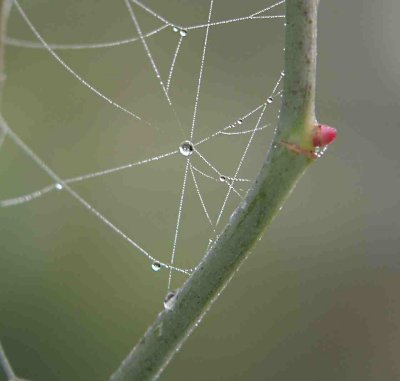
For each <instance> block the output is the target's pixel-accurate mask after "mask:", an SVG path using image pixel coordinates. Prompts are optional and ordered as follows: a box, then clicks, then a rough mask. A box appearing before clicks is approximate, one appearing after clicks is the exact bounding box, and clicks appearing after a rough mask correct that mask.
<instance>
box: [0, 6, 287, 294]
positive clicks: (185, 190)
mask: <svg viewBox="0 0 400 381" xmlns="http://www.w3.org/2000/svg"><path fill="white" fill-rule="evenodd" d="M121 2H122V3H123V4H124V5H125V10H126V16H127V17H128V20H129V21H130V23H131V29H130V30H128V31H127V35H129V34H130V33H132V34H133V36H132V37H127V38H124V39H119V40H114V41H109V42H104V43H101V42H100V43H99V42H95V43H77V44H71V43H68V44H59V43H51V42H48V41H47V37H45V34H44V33H42V32H41V31H40V27H36V24H35V23H34V22H33V21H32V20H31V17H30V15H29V12H28V11H26V10H25V6H24V3H23V2H22V1H21V0H14V2H13V6H14V8H13V10H14V12H15V13H17V14H19V17H20V18H21V19H22V20H23V21H24V22H25V24H26V25H27V26H28V28H29V29H30V31H31V32H32V33H33V35H34V36H35V37H36V39H37V41H30V40H26V39H18V38H15V37H8V38H7V43H8V44H9V45H11V46H15V47H18V48H21V47H25V48H33V49H45V50H47V52H48V53H49V54H50V56H51V57H52V58H53V59H54V60H55V61H56V62H57V63H58V64H59V65H61V67H62V68H63V69H64V70H65V71H66V72H67V73H69V74H70V75H71V76H72V77H73V78H74V79H75V80H77V81H78V83H80V84H81V85H83V86H84V87H86V88H87V89H88V90H89V91H91V92H92V93H94V94H95V95H96V96H97V97H99V98H100V100H102V101H105V104H109V105H111V106H112V107H113V108H115V109H116V110H117V111H119V112H122V113H125V114H126V115H127V116H128V117H129V118H131V119H133V120H134V121H135V123H136V125H135V128H141V129H146V128H147V129H152V130H154V129H157V130H156V131H161V127H160V125H159V122H158V121H153V120H152V118H151V115H146V112H145V111H140V110H139V109H138V108H137V107H135V105H134V106H132V107H125V106H122V105H120V103H119V102H117V101H115V100H114V99H113V97H111V96H108V95H106V94H105V91H103V90H102V89H101V88H100V86H97V85H96V86H95V85H93V84H92V83H91V81H90V80H88V79H86V78H85V76H84V75H81V74H78V71H77V70H75V69H74V68H73V67H72V66H70V65H69V64H68V63H67V62H66V61H65V60H64V59H63V58H62V57H61V56H60V54H59V53H58V52H57V50H63V51H64V50H84V51H85V50H88V49H101V48H110V47H122V46H125V49H129V48H130V47H131V46H132V48H133V46H134V47H135V49H138V48H139V47H141V49H142V55H143V56H144V58H143V62H145V64H146V65H147V66H148V67H149V76H152V77H153V78H155V79H156V81H157V82H158V91H159V92H158V93H157V94H154V96H157V97H158V98H160V99H163V100H164V103H165V106H166V107H167V109H168V110H169V112H170V114H171V115H172V116H171V118H172V120H173V121H174V124H175V125H176V128H177V129H178V130H179V131H180V134H181V136H182V138H181V139H180V140H179V141H175V144H174V145H171V146H170V148H169V149H166V150H164V151H162V152H159V153H158V154H156V155H151V156H149V157H144V158H143V157H142V158H139V159H137V160H133V161H132V162H130V163H127V164H123V165H119V166H114V167H111V168H106V169H101V170H98V171H93V172H90V173H84V174H80V175H76V176H73V177H67V178H62V177H61V176H59V175H58V174H57V173H56V172H55V171H54V170H53V169H52V168H51V166H50V165H48V164H47V163H46V162H45V161H43V160H42V159H41V158H40V156H41V155H40V154H38V153H36V152H34V150H33V149H31V148H30V146H28V145H27V144H26V143H25V139H22V138H20V136H19V135H18V134H17V133H16V132H15V131H16V128H14V127H13V126H11V122H10V121H6V120H4V119H2V120H1V121H0V149H1V147H2V145H3V144H4V143H5V141H6V140H7V139H9V140H10V141H12V142H14V143H15V144H16V146H18V147H19V148H20V149H21V151H23V152H24V153H25V154H26V155H27V156H28V157H29V158H30V159H31V160H32V161H33V162H34V163H36V164H37V165H38V166H39V168H40V169H41V170H42V171H43V172H45V173H46V174H47V175H48V176H49V177H50V178H51V181H52V182H51V183H50V184H47V185H45V186H43V187H42V188H40V189H36V190H33V191H32V190H30V191H29V192H27V193H26V194H23V195H18V196H13V197H3V195H1V196H2V197H1V199H0V207H1V208H6V207H16V206H18V205H21V206H22V204H27V203H30V202H33V201H34V200H36V199H39V198H41V197H47V195H48V194H50V193H52V192H57V191H58V192H59V191H63V192H66V193H68V194H69V195H70V196H72V197H73V198H74V199H75V200H76V201H78V202H79V203H80V204H81V205H82V206H84V207H85V208H86V209H87V210H89V211H90V212H92V213H93V214H94V215H95V216H96V217H97V218H98V219H99V220H101V221H102V222H103V223H104V224H106V225H107V226H108V227H109V228H110V229H111V230H113V231H114V232H116V233H117V234H118V235H119V236H120V237H122V238H123V239H124V240H126V241H127V242H128V243H130V244H131V245H132V246H134V248H135V250H136V251H138V252H139V253H141V254H143V255H144V256H145V257H146V258H147V259H148V260H149V261H150V263H151V267H152V269H153V270H154V271H159V270H160V269H162V268H165V269H167V270H168V290H170V289H171V287H172V275H173V273H174V272H180V273H183V274H190V273H191V272H192V270H193V267H180V266H176V265H175V263H176V259H177V254H178V251H179V244H180V239H181V236H182V234H181V231H182V215H183V212H184V209H185V200H186V198H187V197H188V194H190V193H192V192H193V194H194V195H196V197H197V202H198V203H199V205H200V210H201V212H202V214H203V216H204V217H203V220H204V223H206V224H207V225H208V226H209V228H208V229H209V234H210V235H209V237H208V238H207V242H206V245H205V246H204V248H203V249H200V251H204V249H206V248H207V249H209V247H210V246H211V245H212V243H213V242H214V241H215V240H216V239H218V232H219V231H220V230H221V229H222V222H223V221H224V220H226V218H225V216H226V214H227V212H229V211H232V210H233V208H234V207H235V206H236V205H237V204H238V202H240V201H241V200H242V199H243V198H244V196H245V194H246V189H247V188H248V187H249V186H250V185H251V179H250V178H243V177H242V176H240V172H241V171H242V169H243V166H244V164H245V162H246V159H248V156H249V153H250V150H251V147H252V146H253V145H254V141H255V137H256V136H257V135H258V134H259V133H260V132H261V131H264V130H266V131H269V130H270V129H269V128H268V127H270V126H271V125H274V124H276V123H275V120H272V118H271V114H270V113H269V112H268V111H269V110H270V109H271V107H273V106H274V105H276V104H277V103H279V102H276V100H277V99H278V98H279V97H280V94H281V90H280V89H281V82H282V78H283V75H284V74H283V72H281V73H279V72H280V71H277V73H276V74H275V80H274V81H273V86H272V87H270V90H269V91H265V92H264V94H263V95H261V96H260V97H259V98H258V102H257V103H258V104H253V106H252V107H249V108H248V109H247V110H246V109H244V108H242V111H239V112H237V111H236V110H235V109H232V110H231V111H230V115H222V116H220V117H219V118H220V119H221V120H222V123H220V122H217V123H215V124H214V126H212V128H211V129H210V128H205V129H204V131H206V133H205V134H204V132H203V129H202V128H201V127H202V126H203V125H204V122H203V121H202V119H201V113H202V104H203V103H207V100H206V99H204V95H203V93H204V90H203V88H204V86H205V84H206V83H207V69H208V68H209V66H210V65H211V63H210V62H211V59H210V52H209V50H210V39H211V38H212V34H213V32H214V29H216V28H218V29H219V30H221V28H229V27H231V26H232V25H233V26H235V25H240V26H241V27H242V28H243V29H245V28H246V26H247V27H249V26H250V27H251V25H252V24H254V23H257V24H261V23H264V25H265V23H271V22H278V23H280V24H282V23H283V20H284V16H283V15H282V13H283V9H282V6H283V5H284V1H279V2H275V3H271V1H257V2H255V3H257V4H261V7H259V8H258V9H255V10H253V11H252V12H250V13H247V14H245V15H242V16H235V17H231V18H226V19H220V18H218V17H217V16H216V15H215V13H216V12H217V11H216V9H215V8H217V7H218V3H219V1H218V0H211V1H207V2H206V3H204V4H206V6H204V7H203V8H207V12H206V16H207V17H206V19H205V20H201V21H199V22H198V23H194V24H191V25H186V24H185V23H183V22H179V23H176V22H172V21H170V20H169V19H168V17H167V16H166V15H164V14H161V13H158V11H155V10H154V9H153V8H152V7H151V6H150V5H147V4H145V3H142V2H141V1H138V0H124V1H122V0H121ZM251 3H252V2H248V4H246V6H247V7H250V6H251ZM274 12H275V13H274ZM276 12H280V14H279V13H276ZM145 17H147V18H149V17H150V18H151V19H152V23H153V24H152V25H154V24H155V25H157V26H156V27H153V29H151V30H147V29H144V27H143V26H142V24H144V22H143V21H142V19H143V20H144V19H145ZM146 20H147V19H146ZM160 24H161V25H160ZM162 33H164V34H167V33H169V34H172V35H173V36H175V38H176V42H175V44H174V47H173V48H172V49H170V57H171V58H170V63H169V65H168V68H167V69H166V70H162V69H161V65H160V60H159V59H157V54H159V52H158V53H157V52H155V51H154V50H153V48H152V45H151V43H152V39H154V38H156V37H157V36H159V35H161V34H162ZM192 38H193V39H197V40H198V42H199V43H198V44H197V46H198V47H199V48H200V49H199V52H198V53H197V58H196V60H197V61H196V63H193V66H194V67H196V70H194V73H195V74H193V75H192V76H191V78H192V80H193V82H194V95H193V94H192V95H191V96H193V97H194V101H193V103H192V111H191V118H190V119H191V120H190V121H187V118H185V120H186V123H183V122H182V120H181V114H182V113H183V112H182V110H181V109H179V108H178V107H177V105H176V104H177V102H179V99H178V97H177V95H176V89H177V88H178V87H179V85H180V86H182V84H178V83H177V81H178V78H176V77H178V76H179V70H180V68H182V66H180V65H182V60H183V57H181V56H183V55H184V52H183V50H184V49H185V45H186V44H188V43H190V41H191V39H192ZM250 40H253V39H250ZM250 42H251V41H250ZM236 47H237V48H238V49H242V48H243V46H242V45H239V44H238V45H236ZM214 54H215V53H214ZM163 66H166V65H163ZM183 67H184V66H183ZM196 71H197V72H196ZM243 75H244V76H246V73H244V74H243ZM234 81H235V79H233V82H234ZM175 82H176V83H175ZM265 88H266V86H265ZM174 90H175V91H174ZM203 112H204V110H203ZM231 115H233V116H234V117H233V118H232V117H231ZM266 118H267V119H266ZM201 135H202V137H200V138H198V136H201ZM235 138H236V139H239V138H244V139H245V141H244V147H241V149H239V150H238V151H237V152H235V156H233V157H232V158H231V159H230V163H233V162H236V164H234V167H233V170H232V169H225V168H224V166H223V162H222V163H216V162H217V161H218V159H216V155H215V153H214V154H212V153H210V150H209V147H208V146H207V145H208V144H210V143H212V142H214V141H216V142H217V143H216V144H217V153H218V151H219V148H220V146H221V145H222V144H223V143H222V140H224V139H225V140H226V139H235ZM260 139H261V138H260ZM225 144H229V143H225ZM265 146H266V144H265V143H264V144H263V147H265ZM264 151H265V149H264ZM175 157H176V158H180V160H181V161H182V160H183V161H184V162H185V165H184V167H183V173H182V175H181V177H180V178H181V180H179V181H180V185H179V192H178V193H177V195H176V196H177V209H176V216H175V218H174V219H175V224H174V229H173V237H172V241H171V248H170V256H169V258H167V259H165V260H161V259H160V258H159V257H158V256H157V255H153V254H152V253H150V251H149V250H147V249H146V248H145V247H146V242H139V241H140V239H138V238H137V237H135V239H133V238H131V236H130V234H129V235H128V234H127V233H125V232H124V231H123V230H122V229H120V228H118V227H117V223H116V222H114V221H113V222H111V218H108V217H107V216H106V214H105V213H103V212H101V211H100V210H98V209H97V207H94V206H93V205H92V204H91V203H89V202H88V201H87V199H86V197H85V198H84V197H83V196H81V194H80V193H78V191H77V190H76V189H74V188H72V186H74V185H75V184H76V185H78V184H79V183H85V182H86V181H87V180H90V179H95V178H104V177H106V176H107V175H111V174H114V173H117V172H124V173H125V172H126V171H128V170H134V169H135V168H138V167H140V168H141V167H147V166H149V165H150V164H152V163H156V162H157V163H158V162H160V161H164V159H165V160H166V159H167V158H175ZM212 157H214V158H212ZM234 157H236V159H235V158H234ZM253 176H254V174H252V177H253ZM9 181H10V180H9ZM206 182H209V183H212V184H213V186H218V188H219V189H223V190H224V193H223V194H224V195H223V199H222V203H220V205H219V206H217V207H215V206H214V207H211V206H210V204H211V203H214V204H215V202H210V201H209V200H207V192H205V191H204V190H203V188H206V186H205V185H204V184H205V183H206ZM203 183H204V184H203ZM207 187H209V184H207ZM0 191H1V190H0ZM233 198H234V201H233V203H232V202H231V200H232V199H233ZM167 244H168V242H165V245H167Z"/></svg>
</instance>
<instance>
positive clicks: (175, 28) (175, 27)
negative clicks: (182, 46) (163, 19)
mask: <svg viewBox="0 0 400 381" xmlns="http://www.w3.org/2000/svg"><path fill="white" fill-rule="evenodd" d="M172 30H173V31H174V32H175V33H178V32H179V28H178V27H177V26H175V25H174V26H173V27H172Z"/></svg>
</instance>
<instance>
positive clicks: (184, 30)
mask: <svg viewBox="0 0 400 381" xmlns="http://www.w3.org/2000/svg"><path fill="white" fill-rule="evenodd" d="M187 33H188V32H187V30H186V29H181V30H180V31H179V34H180V35H181V36H182V37H186V36H187Z"/></svg>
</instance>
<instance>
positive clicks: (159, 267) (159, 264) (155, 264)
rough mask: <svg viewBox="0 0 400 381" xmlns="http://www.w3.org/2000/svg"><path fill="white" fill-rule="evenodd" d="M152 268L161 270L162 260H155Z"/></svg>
mask: <svg viewBox="0 0 400 381" xmlns="http://www.w3.org/2000/svg"><path fill="white" fill-rule="evenodd" d="M151 269H152V270H153V271H156V272H157V271H160V270H161V263H160V262H154V263H153V264H152V265H151Z"/></svg>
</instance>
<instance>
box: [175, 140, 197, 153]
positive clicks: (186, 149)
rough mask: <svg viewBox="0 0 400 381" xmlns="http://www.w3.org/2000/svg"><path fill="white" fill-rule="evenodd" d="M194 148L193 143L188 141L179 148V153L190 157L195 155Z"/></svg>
mask: <svg viewBox="0 0 400 381" xmlns="http://www.w3.org/2000/svg"><path fill="white" fill-rule="evenodd" d="M193 150H194V147H193V144H192V142H190V141H188V140H186V141H185V142H183V143H182V144H181V145H180V146H179V152H180V153H181V154H182V155H183V156H190V155H191V154H192V153H193Z"/></svg>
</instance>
